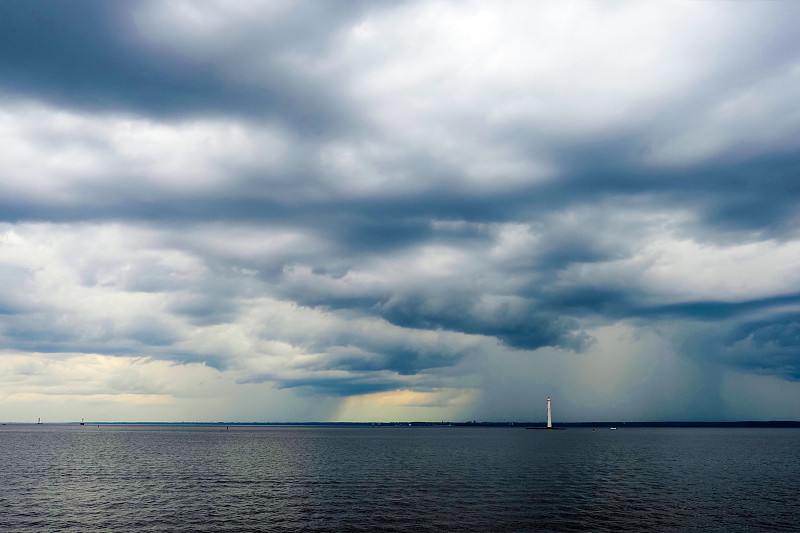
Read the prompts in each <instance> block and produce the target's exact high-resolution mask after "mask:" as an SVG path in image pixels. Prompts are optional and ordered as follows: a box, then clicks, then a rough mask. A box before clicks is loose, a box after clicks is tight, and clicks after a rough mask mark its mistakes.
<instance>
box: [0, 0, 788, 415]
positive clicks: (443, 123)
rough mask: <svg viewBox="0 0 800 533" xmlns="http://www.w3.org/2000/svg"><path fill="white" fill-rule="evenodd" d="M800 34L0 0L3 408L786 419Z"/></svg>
mask: <svg viewBox="0 0 800 533" xmlns="http://www.w3.org/2000/svg"><path fill="white" fill-rule="evenodd" d="M798 23H800V8H798V7H796V6H795V5H793V4H791V3H785V2H768V3H764V2H761V3H756V2H736V3H680V4H664V5H662V4H652V3H645V4H640V3H615V4H591V3H585V2H562V3H559V4H557V5H556V4H552V5H551V4H538V3H537V4H531V3H528V2H512V3H509V4H504V6H503V8H502V9H499V8H498V7H497V6H494V5H492V4H490V3H488V2H472V3H454V2H433V3H426V4H416V3H412V4H407V3H400V4H377V3H366V2H353V3H350V4H346V5H345V4H342V5H339V4H337V5H336V6H335V7H334V6H333V4H331V5H330V6H326V5H324V4H319V5H318V4H312V3H295V2H290V1H286V2H275V3H270V4H269V5H263V4H262V3H258V2H256V3H249V2H237V3H236V4H233V5H231V4H229V3H224V2H200V3H198V2H188V1H187V2H183V1H177V2H170V3H163V2H126V3H124V4H122V3H107V2H94V1H84V2H72V3H69V4H54V3H52V2H38V1H33V2H31V1H25V2H22V1H7V2H3V3H2V4H0V65H2V67H3V68H2V69H0V88H2V91H0V94H2V96H0V141H2V142H0V157H2V160H3V165H2V168H0V277H1V278H0V279H2V284H1V285H0V342H1V343H2V344H1V345H0V348H2V350H3V351H2V354H3V355H2V358H4V360H5V361H12V360H13V361H14V364H13V365H12V364H6V367H5V368H6V371H5V374H4V375H5V376H6V377H5V378H4V379H5V380H6V383H8V384H10V385H9V386H11V385H13V387H11V388H9V389H8V390H9V391H12V390H13V391H14V392H13V393H12V392H9V393H7V394H6V396H5V397H3V398H4V401H5V402H6V405H7V406H8V412H9V414H8V415H7V418H8V419H9V420H11V419H24V418H25V417H30V416H32V413H33V412H34V411H35V410H41V409H46V406H47V405H48V400H47V397H48V395H54V394H58V395H66V396H65V397H69V398H70V402H74V408H75V409H82V407H81V406H82V405H88V404H82V403H81V402H85V401H89V399H91V398H94V400H92V402H94V404H93V405H95V407H93V408H94V409H99V408H97V407H96V405H99V404H101V403H102V402H101V401H100V400H98V398H100V397H99V396H97V395H98V394H101V395H108V396H102V398H107V397H108V398H110V397H116V398H117V399H124V398H127V399H128V400H131V398H148V397H152V398H157V399H159V400H158V401H159V402H161V403H160V404H159V405H162V407H163V406H168V407H165V409H166V410H165V411H163V412H162V414H161V415H158V414H155V411H154V412H149V413H150V414H148V416H151V417H154V419H159V417H161V418H160V419H175V417H182V418H184V419H201V418H202V417H203V416H204V414H203V413H204V409H205V412H208V407H207V404H210V403H213V402H214V401H216V402H219V405H221V406H223V407H219V408H218V409H217V410H216V411H214V413H216V414H215V415H214V416H219V417H228V418H229V419H237V418H247V419H260V420H275V419H284V420H290V419H314V420H323V419H348V417H350V418H358V419H386V418H387V417H393V416H394V417H408V418H420V419H441V418H444V417H453V418H455V417H464V418H469V419H473V418H476V417H481V416H485V417H491V418H499V419H514V418H515V419H533V420H535V419H537V418H539V417H540V415H541V413H540V412H539V411H540V410H541V409H539V408H538V407H536V405H538V404H535V403H533V402H537V401H539V396H547V395H553V396H554V397H555V396H557V395H558V396H560V397H561V400H562V402H563V403H562V405H563V406H564V411H563V413H564V416H565V417H568V418H571V419H574V420H585V419H591V418H607V419H619V418H624V417H628V418H630V419H655V418H662V419H663V418H673V419H677V418H697V417H710V418H722V419H730V418H737V417H743V416H744V417H751V418H795V419H796V418H797V417H798V416H800V411H797V407H796V405H798V403H795V402H794V401H793V398H795V397H798V396H800V385H798V383H800V334H798V331H800V326H798V324H800V318H798V316H799V315H800V307H798V302H800V238H799V236H798V230H797V227H798V222H800V220H799V217H800V207H799V206H800V202H799V201H798V200H800V198H799V196H800V188H798V186H797V182H798V169H800V157H799V156H798V155H797V154H798V153H800V150H798V148H800V113H798V112H797V111H796V110H795V107H796V106H795V105H794V100H795V99H796V96H795V95H796V94H797V93H798V91H799V90H800V38H798V37H797V32H796V31H795V28H796V27H797V24H798ZM63 354H71V355H69V356H67V355H63ZM615 354H616V355H615ZM54 358H55V359H54ZM93 358H94V359H93ZM48 361H49V362H48ZM52 361H60V362H59V363H58V364H59V365H62V366H63V368H72V369H73V370H75V369H77V370H75V373H76V375H78V376H79V375H80V373H81V371H80V369H82V368H84V365H87V364H89V362H91V361H103V363H102V364H100V363H97V364H96V365H95V367H92V368H95V369H96V370H97V369H102V372H103V373H104V374H103V375H104V376H105V377H102V378H100V377H96V378H92V379H89V378H88V377H87V379H86V380H84V381H82V380H81V379H80V378H79V377H75V378H74V379H73V378H70V381H69V382H70V383H73V384H74V386H73V385H70V387H69V388H68V389H69V390H68V391H67V389H65V388H64V384H63V383H59V382H58V380H52V381H47V380H44V381H42V382H41V383H40V384H38V385H34V384H33V382H31V381H30V378H29V377H26V376H31V375H38V374H37V372H38V371H37V370H36V369H41V368H44V367H43V366H41V365H55V364H56V363H53V362H52ZM598 361H604V363H603V368H606V369H611V368H615V369H617V371H618V372H623V371H624V372H625V373H626V375H628V376H629V378H628V379H625V380H619V379H616V378H615V377H614V376H613V375H612V373H611V372H603V371H602V370H601V368H600V367H598ZM623 362H624V364H623ZM130 365H134V366H135V367H136V368H137V369H138V370H137V371H138V372H140V375H141V376H145V377H142V378H141V380H139V381H136V380H132V379H129V377H130V371H129V367H130ZM52 368H55V367H52ZM87 368H88V367H87ZM623 368H624V369H627V370H623ZM588 369H593V370H592V371H591V372H590V371H588ZM97 372H100V370H97ZM97 372H96V373H95V376H97V375H99V374H97ZM199 374H203V376H204V378H203V380H204V381H203V383H204V385H202V386H200V385H191V383H196V382H198V381H197V379H198V378H197V376H198V375H199ZM165 375H169V376H173V378H171V381H170V382H169V384H164V385H163V386H160V385H159V386H155V385H154V386H153V387H150V388H148V387H147V386H140V385H136V383H140V384H141V383H148V382H151V381H152V383H162V382H163V378H162V377H161V376H165ZM660 376H661V377H664V376H666V377H667V378H668V379H667V380H666V383H665V382H664V381H663V380H660V379H661V378H660ZM65 379H66V378H65ZM209 380H211V381H213V382H214V383H215V385H210V384H209V383H211V381H209ZM597 380H602V381H604V382H605V385H603V384H602V383H598V382H597ZM763 380H776V381H775V382H777V383H780V384H781V385H780V387H778V388H776V387H772V389H773V392H770V391H766V392H761V393H755V392H753V391H756V390H760V389H759V387H760V385H761V384H762V383H763ZM734 384H735V385H734ZM203 390H205V391H206V393H205V394H204V393H202V391H203ZM736 390H742V391H747V394H749V395H755V396H754V401H753V403H747V402H743V401H741V398H737V397H736V394H735V392H732V391H736ZM189 391H194V392H191V393H190V392H189ZM254 391H255V392H254ZM677 391H679V392H680V394H681V398H680V399H679V400H678V399H675V397H674V396H672V395H671V392H677ZM131 394H133V395H139V394H140V395H142V396H123V395H131ZM115 395H116V396H115ZM253 395H255V396H253ZM254 397H258V398H261V399H260V400H258V401H256V402H255V404H257V405H261V407H259V408H255V407H252V405H254V403H253V398H254ZM199 398H203V400H202V401H201V400H200V399H199ZM267 398H269V400H267ZM619 398H623V400H620V399H619ZM131 401H133V400H131ZM37 402H38V403H37ZM98 402H99V403H98ZM192 402H195V403H196V405H197V406H198V407H197V408H196V409H193V408H192V405H193V404H192ZM262 402H263V403H262ZM114 404H115V405H118V406H123V405H128V404H126V403H125V402H124V401H119V402H114ZM71 405H72V404H71ZM204 405H205V407H201V406H204ZM665 405H666V407H665ZM698 405H703V409H702V410H700V411H698V410H697V406H698ZM15 406H16V408H15ZM177 406H180V407H177ZM337 406H338V407H337ZM642 406H646V408H642ZM15 409H16V410H15ZM98 412H102V413H105V414H104V416H109V417H113V416H119V417H120V419H122V418H126V417H128V418H130V417H133V418H135V415H133V414H132V413H133V412H134V411H132V410H130V409H128V408H127V407H126V408H125V409H123V408H122V407H119V409H117V410H116V411H115V410H114V409H103V410H99V411H98ZM114 413H119V414H118V415H114ZM59 416H64V417H68V416H70V415H69V413H66V412H62V413H61V414H60V415H59Z"/></svg>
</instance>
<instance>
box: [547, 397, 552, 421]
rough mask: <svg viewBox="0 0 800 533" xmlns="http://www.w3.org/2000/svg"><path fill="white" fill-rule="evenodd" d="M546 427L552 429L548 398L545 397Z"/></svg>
mask: <svg viewBox="0 0 800 533" xmlns="http://www.w3.org/2000/svg"><path fill="white" fill-rule="evenodd" d="M547 427H548V428H552V427H553V419H552V418H550V396H548V397H547Z"/></svg>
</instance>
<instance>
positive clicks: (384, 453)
mask: <svg viewBox="0 0 800 533" xmlns="http://www.w3.org/2000/svg"><path fill="white" fill-rule="evenodd" d="M0 449H1V450H2V452H3V457H4V465H3V468H2V469H0V509H3V512H2V513H0V530H2V531H20V532H28V531H74V532H91V531H187V532H188V531H243V530H244V531H297V530H303V531H343V530H349V531H453V530H458V531H500V530H506V531H584V530H591V531H623V530H661V531H668V530H675V529H678V530H697V529H703V528H708V529H713V530H726V531H732V530H744V529H750V530H761V531H796V527H797V519H798V517H800V500H798V497H797V489H798V487H800V430H797V429H697V428H695V429H651V428H647V429H645V428H641V429H626V430H620V431H614V432H609V431H607V430H606V431H597V432H596V433H592V431H591V429H570V430H568V431H555V432H547V431H525V430H524V429H510V428H506V429H492V428H380V429H377V428H318V427H315V428H297V427H292V428H282V427H266V428H264V427H233V426H231V429H230V431H226V430H225V427H224V426H221V427H193V426H101V427H99V428H98V427H97V426H83V427H81V426H48V425H42V426H36V425H30V426H23V425H8V426H3V427H2V428H0Z"/></svg>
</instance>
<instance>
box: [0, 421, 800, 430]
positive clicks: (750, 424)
mask: <svg viewBox="0 0 800 533" xmlns="http://www.w3.org/2000/svg"><path fill="white" fill-rule="evenodd" d="M2 425H4V426H5V425H34V426H35V425H51V426H53V425H79V422H44V423H42V424H36V423H35V422H3V423H2ZM97 425H101V426H109V425H115V426H196V427H202V426H205V427H219V426H238V427H242V426H246V427H256V426H263V427H281V426H283V427H366V428H369V427H373V428H392V427H431V428H447V427H493V428H525V427H541V428H544V427H545V425H546V424H545V423H544V422H86V426H97ZM553 426H554V427H556V428H604V427H616V428H618V429H624V428H800V421H791V420H774V421H757V420H747V421H738V422H676V421H667V422H562V423H554V424H553Z"/></svg>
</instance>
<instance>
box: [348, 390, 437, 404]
mask: <svg viewBox="0 0 800 533" xmlns="http://www.w3.org/2000/svg"><path fill="white" fill-rule="evenodd" d="M356 398H358V399H360V400H362V401H368V402H374V403H375V404H377V405H425V404H430V403H431V401H432V400H433V399H434V398H435V395H434V394H432V393H430V392H415V391H412V390H408V389H400V390H393V391H386V392H374V393H372V394H362V395H361V396H352V397H351V399H356Z"/></svg>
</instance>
